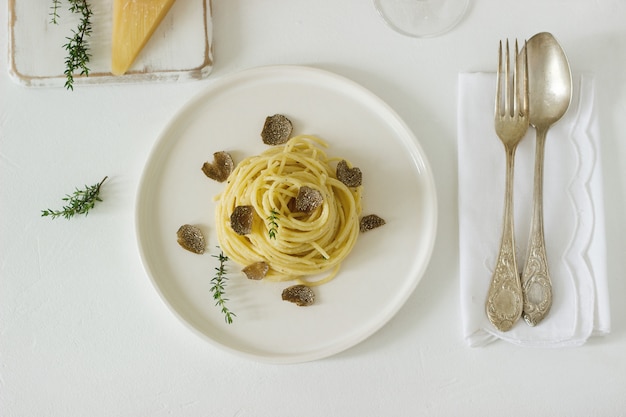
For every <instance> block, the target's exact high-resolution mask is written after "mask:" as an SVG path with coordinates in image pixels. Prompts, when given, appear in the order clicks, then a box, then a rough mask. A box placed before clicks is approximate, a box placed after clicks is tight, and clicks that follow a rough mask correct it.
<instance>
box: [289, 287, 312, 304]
mask: <svg viewBox="0 0 626 417" xmlns="http://www.w3.org/2000/svg"><path fill="white" fill-rule="evenodd" d="M282 297H283V300H285V301H289V302H291V303H294V304H297V305H299V306H301V307H302V306H310V305H311V304H313V303H314V302H315V293H314V292H313V290H312V289H311V288H310V287H307V286H306V285H302V284H299V285H292V286H291V287H287V288H285V289H284V290H283V294H282Z"/></svg>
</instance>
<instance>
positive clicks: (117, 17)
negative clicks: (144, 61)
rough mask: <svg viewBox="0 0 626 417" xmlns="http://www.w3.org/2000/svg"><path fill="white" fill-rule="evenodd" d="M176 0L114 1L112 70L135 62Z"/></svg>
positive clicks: (120, 71)
mask: <svg viewBox="0 0 626 417" xmlns="http://www.w3.org/2000/svg"><path fill="white" fill-rule="evenodd" d="M174 1H175V0H114V2H113V37H112V51H111V72H112V73H113V74H115V75H122V74H124V73H125V72H126V71H128V69H129V68H130V66H131V65H132V64H133V62H134V61H135V59H136V58H137V55H139V52H141V50H142V49H143V47H144V46H145V45H146V43H147V42H148V40H149V39H150V37H151V36H152V34H153V33H154V31H155V29H156V28H157V27H158V26H159V24H160V23H161V21H162V20H163V18H164V17H165V15H166V14H167V12H168V11H169V10H170V8H171V7H172V4H174Z"/></svg>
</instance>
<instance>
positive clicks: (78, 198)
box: [41, 177, 108, 220]
mask: <svg viewBox="0 0 626 417" xmlns="http://www.w3.org/2000/svg"><path fill="white" fill-rule="evenodd" d="M107 178H108V177H104V178H103V179H102V181H100V182H99V183H98V184H95V185H91V186H87V185H85V188H84V189H82V190H79V189H78V188H76V189H75V190H74V193H72V194H71V195H70V194H66V196H65V197H64V198H63V199H62V200H63V201H65V202H66V205H64V206H63V208H62V209H61V210H51V209H47V210H42V211H41V216H42V217H47V216H50V217H52V218H53V219H56V218H57V217H64V218H66V219H67V220H69V219H71V218H72V217H74V216H75V215H77V214H84V215H85V216H86V215H87V214H88V213H89V211H90V210H91V209H92V208H94V206H95V205H96V202H97V201H102V199H101V198H100V187H102V184H104V182H105V181H106V180H107Z"/></svg>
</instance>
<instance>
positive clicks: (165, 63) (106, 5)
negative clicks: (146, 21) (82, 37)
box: [8, 0, 213, 87]
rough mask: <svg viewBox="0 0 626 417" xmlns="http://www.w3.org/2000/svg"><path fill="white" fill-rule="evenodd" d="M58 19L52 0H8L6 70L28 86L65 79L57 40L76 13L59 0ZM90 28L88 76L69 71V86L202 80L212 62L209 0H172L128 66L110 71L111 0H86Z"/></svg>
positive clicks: (69, 32) (66, 31)
mask: <svg viewBox="0 0 626 417" xmlns="http://www.w3.org/2000/svg"><path fill="white" fill-rule="evenodd" d="M60 1H61V8H60V10H59V20H58V24H56V25H55V24H53V23H51V15H50V12H51V7H52V0H8V6H9V10H8V13H9V14H8V16H9V31H8V32H9V73H10V75H11V78H12V79H13V80H14V81H15V82H17V83H19V84H21V85H24V86H28V87H62V86H63V85H64V84H65V79H66V77H65V75H64V74H63V72H64V71H65V57H66V51H65V49H64V48H63V45H64V44H66V43H67V39H66V38H67V37H71V36H72V35H73V33H72V30H75V29H76V27H77V26H78V23H79V21H80V16H79V15H76V14H73V13H71V12H70V11H69V3H68V2H67V0H60ZM91 8H92V11H93V17H92V26H93V31H92V34H91V37H90V38H89V46H90V50H91V60H90V62H89V64H88V67H89V69H90V73H89V76H88V77H85V76H78V75H75V78H74V85H75V86H78V85H81V84H103V83H136V82H158V81H170V82H175V81H187V80H193V79H202V78H205V77H206V76H208V75H209V73H210V72H211V69H212V67H213V48H212V35H213V30H212V29H213V28H212V20H211V0H177V1H176V2H175V3H174V4H173V5H172V8H171V9H170V11H169V13H168V14H167V16H165V18H164V19H163V21H162V22H161V25H160V26H159V27H158V28H157V29H156V31H155V32H154V34H153V35H152V38H151V39H150V40H149V41H148V43H147V44H146V46H145V47H144V49H143V50H142V51H141V53H140V54H139V56H138V57H137V59H136V60H135V62H134V64H133V65H132V67H131V68H130V70H129V71H128V72H127V73H126V74H125V75H122V76H114V75H113V74H111V68H110V67H111V30H112V27H113V22H112V16H113V1H112V0H91Z"/></svg>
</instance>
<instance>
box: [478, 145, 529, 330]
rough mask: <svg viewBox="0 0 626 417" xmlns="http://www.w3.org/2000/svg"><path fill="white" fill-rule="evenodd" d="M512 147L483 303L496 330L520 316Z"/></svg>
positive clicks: (520, 298)
mask: <svg viewBox="0 0 626 417" xmlns="http://www.w3.org/2000/svg"><path fill="white" fill-rule="evenodd" d="M514 156H515V147H512V148H510V149H508V148H507V150H506V185H505V194H504V222H503V230H502V240H501V242H500V251H499V253H498V260H497V261H496V266H495V269H494V271H493V275H492V278H491V284H490V286H489V291H488V293H487V301H486V303H485V307H486V311H487V317H488V318H489V321H490V322H491V323H492V324H493V325H494V326H495V328H496V329H498V330H500V331H503V332H505V331H507V330H510V329H511V327H513V325H514V324H515V322H517V320H518V319H519V318H520V317H521V315H522V306H523V297H522V288H521V283H520V276H519V272H518V270H517V261H516V258H515V235H514V230H515V228H514V225H513V169H514V166H513V165H514V162H513V161H514Z"/></svg>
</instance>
